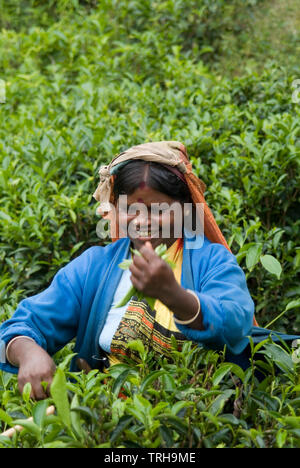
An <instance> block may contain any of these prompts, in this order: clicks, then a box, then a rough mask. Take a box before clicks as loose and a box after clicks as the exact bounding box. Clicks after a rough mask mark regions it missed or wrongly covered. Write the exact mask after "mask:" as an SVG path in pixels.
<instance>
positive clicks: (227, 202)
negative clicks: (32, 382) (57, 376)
mask: <svg viewBox="0 0 300 468" xmlns="http://www.w3.org/2000/svg"><path fill="white" fill-rule="evenodd" d="M258 3H259V2H255V1H249V2H248V1H247V2H241V1H238V0H236V1H230V2H225V1H223V0H215V1H207V0H189V1H188V2H187V1H175V0H164V1H162V2H153V1H150V0H147V1H145V2H138V1H135V0H132V1H130V2H127V1H123V0H121V1H118V2H115V1H109V2H108V1H103V2H96V1H92V0H90V1H85V2H84V1H82V2H79V1H78V0H75V1H72V2H67V1H65V0H56V1H54V0H52V1H49V2H40V1H34V0H28V1H22V2H16V1H15V0H10V1H8V2H0V7H1V27H2V29H1V33H0V79H1V80H3V81H4V83H5V95H6V96H5V102H3V103H1V104H0V122H1V125H0V162H1V165H0V221H1V222H0V260H1V264H0V307H1V309H0V316H1V321H3V320H5V319H7V318H8V317H10V316H11V314H12V313H13V312H14V310H15V308H16V306H17V304H18V302H19V301H20V300H21V299H23V298H24V297H28V296H29V295H33V294H36V293H38V292H39V291H41V290H43V289H45V288H46V287H47V286H48V284H49V283H50V281H51V278H52V277H53V276H54V274H55V273H56V272H57V271H58V269H59V268H61V267H62V266H63V265H65V264H66V263H68V262H69V261H70V260H71V259H72V258H74V257H75V256H77V255H79V254H80V253H82V252H83V251H84V250H85V249H87V248H88V247H90V246H91V245H103V244H105V242H109V239H108V240H106V241H103V240H101V239H99V238H98V237H97V235H96V224H97V221H98V219H97V217H96V215H95V210H96V206H97V205H96V203H95V201H94V200H93V198H92V193H93V192H94V190H95V188H96V186H97V183H98V168H99V166H100V165H101V164H104V163H107V162H108V161H110V159H111V158H112V156H113V155H114V154H116V153H118V152H120V151H122V150H123V149H125V148H127V147H129V146H132V145H134V144H139V143H142V142H144V141H155V140H180V141H182V142H183V143H184V144H185V145H186V147H187V149H188V153H189V155H190V158H191V160H192V163H193V167H194V170H195V172H196V173H197V174H198V175H199V177H201V178H202V179H203V180H204V182H205V183H206V184H207V190H206V194H205V195H206V199H207V202H208V204H209V206H210V207H211V209H212V211H213V213H214V215H215V217H216V220H217V222H218V224H219V226H220V228H221V229H222V231H223V233H224V235H225V237H226V239H227V240H228V242H229V245H230V246H231V249H232V251H233V253H234V254H235V255H236V257H237V259H238V261H239V263H240V265H241V267H242V268H243V269H244V271H245V273H246V276H247V281H248V286H249V290H250V292H251V295H252V297H253V299H254V302H255V306H256V316H257V320H258V322H259V324H260V325H261V326H266V325H268V324H269V323H271V322H273V321H274V320H275V322H274V324H272V328H274V329H277V330H279V331H286V332H290V333H297V332H298V333H299V329H300V318H299V313H298V314H297V311H298V312H299V306H300V289H299V280H298V277H299V269H300V248H299V247H300V246H299V213H300V203H299V186H300V180H299V161H300V158H299V153H300V144H299V128H300V127H299V120H300V110H299V109H300V107H299V103H297V102H293V100H292V93H293V91H294V89H293V82H294V80H295V79H297V78H299V76H300V73H298V71H297V69H296V68H293V70H292V71H291V70H289V69H287V68H285V67H280V66H279V65H276V66H275V65H274V63H273V64H272V63H270V64H266V67H265V70H264V71H263V72H262V73H260V74H258V73H254V72H253V73H251V74H249V73H248V74H247V73H246V72H245V74H244V75H243V76H242V77H238V78H237V77H235V78H228V77H225V76H224V75H225V73H224V74H223V73H222V70H220V69H219V70H217V71H216V69H215V68H214V71H213V72H212V71H211V64H212V63H213V62H216V61H217V60H218V57H219V54H220V51H221V50H222V47H221V44H222V37H223V33H224V31H225V30H226V28H227V27H229V25H230V24H232V22H233V21H234V17H235V15H237V14H239V15H245V17H246V16H247V14H248V12H249V11H250V10H251V9H253V8H256V6H257V5H258ZM249 9H250V10H249ZM297 275H298V276H297ZM277 318H278V319H277ZM270 346H271V344H270ZM273 346H276V345H274V344H273ZM268 349H270V348H268ZM272 349H273V350H274V349H275V350H276V351H277V348H276V347H275V348H272ZM66 350H67V352H66V359H67V358H68V356H69V348H68V347H67V348H66ZM198 352H199V353H200V356H201V357H199V356H198V357H197V358H196V357H195V359H196V360H197V359H200V361H201V359H207V362H206V363H205V365H206V366H208V367H206V370H207V369H208V370H209V369H210V368H211V369H212V370H211V371H210V372H211V373H210V374H208V377H207V379H208V380H207V381H205V375H204V374H205V372H204V371H203V372H202V371H200V374H199V375H200V376H199V379H200V380H197V379H196V380H195V381H192V383H191V381H190V380H189V379H188V377H189V376H190V374H189V372H187V373H186V375H185V374H184V373H183V374H182V378H181V377H180V376H178V375H177V370H176V365H175V364H174V366H175V367H172V366H171V367H168V366H167V365H166V364H164V363H161V369H160V368H159V370H155V371H154V370H153V372H160V371H161V372H165V374H163V373H162V374H159V375H160V377H159V378H158V383H159V385H158V387H157V388H156V387H153V389H152V390H153V392H152V393H151V392H150V393H149V389H147V391H146V390H145V391H141V386H142V384H143V379H146V378H147V377H146V376H145V375H142V374H140V373H139V372H140V370H139V369H136V370H132V372H131V371H130V372H129V373H128V375H127V376H126V378H125V374H124V376H123V377H124V381H123V383H124V382H125V385H127V386H128V388H129V390H128V391H129V392H132V393H130V396H129V398H128V399H127V400H126V401H121V400H120V399H118V398H117V396H116V392H114V391H112V388H113V385H117V384H116V380H117V379H118V377H119V374H120V375H121V371H124V372H126V370H129V369H127V368H125V367H124V368H119V371H118V369H115V374H113V375H112V376H111V377H109V378H108V379H107V383H106V384H103V382H102V380H103V376H101V375H99V374H97V373H92V374H91V375H90V376H88V377H86V376H83V375H76V376H73V377H74V378H75V380H76V381H77V384H76V386H74V384H72V385H71V383H68V384H66V385H67V388H68V391H69V392H71V393H72V392H73V394H72V396H71V395H69V396H70V398H72V399H71V402H72V401H73V400H74V398H75V397H76V398H75V400H74V406H76V407H78V408H84V409H82V410H80V409H79V410H78V411H74V412H71V413H70V418H71V421H73V420H76V421H77V423H75V424H77V426H78V424H79V423H78V421H79V420H80V421H81V422H82V420H83V421H84V424H85V426H84V427H85V429H84V430H83V433H82V434H81V435H78V434H77V432H76V429H74V427H73V426H72V424H73V423H70V424H69V426H68V427H65V426H64V424H63V419H64V418H61V419H59V417H60V416H59V415H58V416H55V417H54V416H53V417H52V416H51V417H50V416H49V417H47V418H44V416H43V415H44V409H45V403H36V404H34V403H32V402H30V401H29V399H28V395H27V397H26V395H25V396H23V401H20V397H19V396H18V395H17V390H16V388H17V387H16V380H15V376H10V375H6V374H1V378H2V387H1V392H2V397H1V401H2V407H3V408H5V410H6V411H7V414H8V416H7V419H6V420H5V419H3V418H4V416H3V414H2V413H1V414H2V416H1V418H2V419H3V420H4V421H5V422H6V423H8V424H9V423H10V422H11V420H10V419H9V418H17V417H19V416H20V417H23V416H22V415H25V416H27V415H29V414H30V413H31V411H34V415H36V416H34V417H35V420H34V424H36V425H37V427H38V429H36V427H35V429H32V431H31V432H30V430H28V431H27V433H26V434H24V436H23V433H22V435H20V436H17V437H16V439H14V441H12V442H11V444H15V443H16V444H17V445H18V444H19V445H24V446H28V445H30V444H31V443H32V444H33V445H34V446H38V445H39V444H44V445H45V444H50V445H51V444H55V442H54V440H56V435H57V434H61V436H59V437H60V439H59V442H58V445H61V444H71V445H72V444H76V443H78V444H87V445H92V446H93V445H99V444H100V445H101V444H108V443H109V444H112V446H117V445H122V444H125V445H126V444H127V445H128V444H129V445H130V443H132V444H136V443H138V442H137V440H138V438H139V436H140V434H141V433H145V434H146V436H145V440H147V444H149V446H156V444H157V446H169V445H170V444H171V445H173V446H180V444H187V445H185V446H193V447H194V446H217V445H218V444H221V445H222V444H225V445H226V446H237V445H239V444H241V445H243V446H272V445H276V444H277V446H280V445H281V446H283V445H285V444H287V445H288V446H297V434H298V433H297V431H299V421H298V419H299V416H297V414H298V415H299V401H298V397H297V392H298V391H299V388H298V387H297V382H296V380H295V378H296V371H295V369H294V370H293V371H291V372H290V373H287V374H285V373H284V375H282V374H278V376H276V377H274V380H265V382H264V383H263V384H256V383H255V381H254V380H253V379H254V377H253V378H252V377H250V373H249V374H247V376H246V377H244V378H245V379H246V384H245V383H243V382H244V381H243V379H242V388H243V391H242V390H241V387H237V386H236V384H235V383H234V381H235V380H234V379H233V380H232V378H231V377H230V372H231V373H232V372H233V368H229V367H228V366H227V364H222V363H220V362H219V363H218V359H221V358H220V357H219V358H218V357H217V355H215V354H214V353H208V354H206V353H204V351H203V350H202V351H198ZM274 352H275V351H274ZM196 354H197V353H196ZM288 355H289V354H288V353H287V356H288ZM181 358H182V359H184V356H181ZM285 358H286V359H290V358H289V357H285ZM210 359H213V361H212V362H211V361H210ZM200 361H199V362H200ZM201 362H202V361H201ZM290 364H291V363H290ZM268 365H270V366H272V365H273V364H272V363H271V362H269V364H268ZM211 366H213V367H211ZM224 366H227V367H224ZM195 369H196V368H195ZM225 370H227V371H228V372H227V371H226V372H225ZM223 371H224V372H225V374H224V378H225V377H226V378H225V380H224V381H223V380H222V386H221V387H220V386H219V384H216V385H214V383H213V381H211V380H210V379H211V376H213V375H215V373H217V372H220V374H217V375H222V372H223ZM201 372H202V374H203V375H202V374H201ZM249 372H250V371H249ZM66 375H67V376H69V374H68V373H67V372H66ZM150 375H153V374H149V376H150ZM156 375H158V374H156ZM197 375H198V374H197ZM272 375H273V374H272ZM163 376H167V377H163ZM239 377H240V376H239ZM61 378H63V377H61ZM120 378H121V377H120ZM122 379H123V378H122ZM122 379H121V380H122ZM177 379H179V383H180V382H182V385H183V386H186V389H185V390H182V391H183V393H182V395H181V396H180V398H179V400H178V398H177V396H178V395H177V394H176V395H177V396H176V395H175V394H173V393H174V392H173V393H172V391H173V390H172V388H173V387H172V385H175V384H176V387H177V386H178V385H179V383H178V381H177ZM217 380H218V379H217ZM127 381H128V382H127ZM126 382H127V383H126ZM174 382H175V384H174ZM208 382H209V383H208ZM220 382H221V381H220ZM250 382H251V384H250ZM202 385H204V387H203V388H204V389H206V393H205V394H204V393H203V392H202V390H201V389H202ZM205 385H208V387H205ZM94 387H95V389H97V391H96V390H94ZM246 387H247V388H246ZM142 388H143V387H142ZM208 388H209V392H208V394H207V389H208ZM188 389H190V390H188ZM238 389H239V390H238ZM185 391H186V392H187V393H186V394H185V393H184V392H185ZM189 391H190V392H191V393H189ZM155 392H156V393H155ZM210 392H212V393H210ZM224 392H225V393H224ZM243 392H244V394H243V395H244V396H243V398H246V403H244V406H243V409H242V413H241V414H242V418H240V416H241V414H239V418H236V419H234V418H233V416H232V414H231V410H230V409H229V406H230V405H231V407H232V405H233V404H234V402H235V400H236V399H238V397H239V395H240V393H243ZM89 394H90V397H89V396H88V395H89ZM222 394H223V397H222ZM224 395H225V396H224ZM247 395H249V396H247ZM253 395H254V396H253ZM162 397H163V398H162ZM167 397H168V398H167ZM24 398H25V400H24ZM26 398H27V400H26ZM184 401H186V402H188V404H187V405H184V404H183V403H182V402H184ZM146 402H147V403H146ZM159 402H161V403H159ZM162 402H164V403H162ZM108 403H109V404H108ZM71 404H72V403H71ZM164 404H165V406H164ZM174 405H177V406H175V408H174ZM228 405H229V406H228ZM135 407H136V408H137V411H138V408H139V407H141V408H140V411H141V413H142V415H143V416H141V415H139V414H138V413H134V409H133V408H135ZM102 408H106V409H105V412H104V413H103V411H102ZM212 408H214V409H213V410H212ZM258 409H259V411H258ZM223 411H225V413H224V414H225V416H224V418H225V419H223V420H221V419H222V417H223V416H221V415H222V414H223ZM203 412H204V413H203ZM228 412H229V413H230V414H229V413H228ZM21 413H22V414H21ZM100 413H101V414H104V415H105V416H103V421H102V419H101V420H100V421H99V414H100ZM178 413H179V414H180V415H181V414H182V415H183V417H182V418H178V417H177V414H178ZM202 413H203V414H202ZM199 414H200V415H201V419H200V420H199V419H198V418H199ZM228 414H229V415H228ZM164 415H167V416H164ZM168 417H170V420H169V419H168ZM53 418H58V419H55V420H54V419H53ZM147 418H148V419H147ZM160 418H161V419H160ZM164 418H165V419H164ZM172 418H173V419H172ZM220 418H221V419H220ZM226 418H227V419H226ZM286 418H287V419H286ZM289 418H296V419H289ZM297 418H298V419H297ZM116 421H117V423H116V424H115V422H116ZM149 421H150V422H149ZM161 421H163V424H162V423H161ZM170 421H171V422H170ZM172 421H173V422H172ZM288 421H289V422H288ZM112 422H113V424H112ZM80 424H81V423H80ZM102 424H103V425H102ZM186 425H187V426H186ZM112 427H115V428H116V429H115V430H116V432H113V430H112ZM186 427H189V428H190V429H189V430H188V431H187V430H186ZM101 428H102V429H101ZM117 428H118V429H117ZM194 428H195V429H194ZM96 429H97V430H96ZM100 429H101V430H100ZM74 431H75V432H74ZM174 431H175V432H174ZM265 431H266V432H265ZM293 431H296V432H293ZM95 432H97V433H98V435H99V437H98V436H97V437H96V438H93V437H94V436H92V435H91V434H92V433H93V434H94V433H95ZM183 433H184V437H183ZM49 434H50V435H49ZM105 434H106V435H105ZM77 436H78V437H77ZM298 436H299V434H298ZM108 437H109V439H110V442H108ZM75 440H76V441H77V442H75ZM3 444H4V445H5V444H8V445H9V442H7V441H6V442H3ZM114 444H116V445H114ZM182 446H184V445H182Z"/></svg>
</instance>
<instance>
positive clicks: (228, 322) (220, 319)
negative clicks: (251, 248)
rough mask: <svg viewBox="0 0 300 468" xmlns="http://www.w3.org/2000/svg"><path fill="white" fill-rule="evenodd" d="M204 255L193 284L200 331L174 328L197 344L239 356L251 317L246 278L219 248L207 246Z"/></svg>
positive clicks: (246, 342) (214, 245)
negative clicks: (199, 317)
mask: <svg viewBox="0 0 300 468" xmlns="http://www.w3.org/2000/svg"><path fill="white" fill-rule="evenodd" d="M208 249H209V253H208V252H206V255H207V257H208V258H207V262H206V267H205V268H204V271H203V273H201V271H200V272H199V277H198V278H197V279H195V280H194V282H195V286H196V289H195V290H194V292H195V293H196V294H197V296H198V298H199V301H200V306H201V313H202V319H203V326H204V330H195V329H193V328H191V326H188V325H180V324H176V326H177V327H178V329H179V330H180V331H181V332H182V333H183V334H184V335H185V336H186V337H187V338H188V339H189V340H192V341H195V342H198V343H199V344H201V345H203V346H205V347H209V348H213V349H223V348H224V345H226V347H227V349H228V351H230V352H231V353H233V354H240V353H241V352H242V351H243V350H244V349H245V347H246V346H247V344H248V343H249V340H248V338H247V336H249V335H250V334H251V328H252V324H253V316H254V302H253V300H252V298H251V296H250V293H249V291H248V287H247V283H246V277H245V274H244V272H243V270H242V269H241V267H240V266H239V265H238V263H237V260H236V258H235V256H234V255H233V254H232V253H231V252H229V251H228V250H227V249H226V248H225V247H224V246H222V245H220V244H211V245H210V246H209V247H208Z"/></svg>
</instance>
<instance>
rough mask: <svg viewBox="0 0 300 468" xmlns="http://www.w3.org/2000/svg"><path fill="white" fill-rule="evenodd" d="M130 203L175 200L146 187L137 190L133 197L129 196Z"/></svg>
mask: <svg viewBox="0 0 300 468" xmlns="http://www.w3.org/2000/svg"><path fill="white" fill-rule="evenodd" d="M127 201H128V203H135V202H138V203H151V202H152V203H154V202H163V201H167V202H171V201H173V199H172V198H171V197H169V196H168V195H166V194H165V193H162V192H159V191H158V190H155V189H152V188H151V187H149V186H147V185H145V186H143V187H139V188H137V189H136V190H135V191H134V192H133V193H132V194H131V195H127Z"/></svg>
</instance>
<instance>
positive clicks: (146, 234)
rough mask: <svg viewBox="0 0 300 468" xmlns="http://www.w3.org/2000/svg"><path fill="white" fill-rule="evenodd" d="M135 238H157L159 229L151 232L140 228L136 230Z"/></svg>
mask: <svg viewBox="0 0 300 468" xmlns="http://www.w3.org/2000/svg"><path fill="white" fill-rule="evenodd" d="M136 233H137V237H136V238H137V239H143V240H144V239H151V238H158V237H159V231H155V232H151V231H148V230H140V231H137V232H136Z"/></svg>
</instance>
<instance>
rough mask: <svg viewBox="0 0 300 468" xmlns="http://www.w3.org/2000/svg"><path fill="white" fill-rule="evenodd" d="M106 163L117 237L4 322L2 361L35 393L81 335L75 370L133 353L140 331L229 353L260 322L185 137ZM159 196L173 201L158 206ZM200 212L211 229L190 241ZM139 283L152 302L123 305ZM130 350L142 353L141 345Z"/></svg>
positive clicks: (106, 195)
mask: <svg viewBox="0 0 300 468" xmlns="http://www.w3.org/2000/svg"><path fill="white" fill-rule="evenodd" d="M99 172H100V183H99V186H98V188H97V190H96V192H95V193H94V197H95V199H96V200H98V201H100V202H101V204H100V212H101V213H102V216H103V218H104V219H109V220H110V223H111V224H110V227H111V237H112V241H113V242H112V243H111V244H109V245H106V246H105V247H99V246H95V247H92V248H89V249H87V250H86V251H85V252H84V253H83V254H82V255H80V256H79V257H78V258H76V259H75V260H73V261H71V262H70V263H69V264H68V265H66V266H65V267H63V268H62V269H60V270H59V271H58V273H57V274H56V275H55V277H54V278H53V281H52V283H51V285H50V286H49V287H48V288H47V289H46V290H45V291H43V292H41V293H39V294H37V295H35V296H32V297H29V298H27V299H24V300H22V301H21V302H20V304H19V305H18V308H17V310H16V311H15V313H14V315H13V316H12V317H11V318H10V319H9V320H7V321H6V322H4V323H3V324H2V326H1V328H0V340H1V344H2V346H1V347H0V356H1V362H2V364H0V365H1V368H2V369H3V370H5V371H9V372H14V373H18V382H19V389H20V391H22V389H23V386H24V384H25V383H26V382H27V381H29V382H30V383H31V385H32V396H33V397H34V398H36V399H41V398H45V397H47V395H48V392H49V386H48V388H47V389H46V390H45V389H44V388H43V387H42V385H41V382H42V381H46V382H48V383H49V384H50V383H51V381H52V377H53V374H54V371H55V364H54V362H53V360H52V358H51V355H53V354H55V353H56V352H57V351H58V350H59V349H61V348H62V347H63V346H64V345H66V344H67V343H68V342H69V341H70V340H72V339H73V338H74V337H76V344H75V349H74V352H75V353H77V358H76V359H74V360H73V362H72V366H71V369H72V370H78V369H80V368H81V369H82V368H87V369H90V368H98V367H99V362H102V360H103V359H104V357H105V356H109V361H110V363H111V364H112V363H114V362H118V361H119V360H122V358H124V356H125V355H128V354H129V353H130V351H129V350H128V348H127V343H128V342H129V341H130V340H132V339H136V338H140V339H142V340H143V341H144V343H145V344H146V345H147V346H148V347H149V348H151V349H153V350H154V351H155V352H157V353H159V354H166V355H167V354H168V351H169V349H170V347H171V336H172V335H173V336H175V338H176V339H177V341H178V343H179V345H181V344H182V342H183V341H184V340H192V341H193V342H195V343H196V344H200V345H202V346H205V347H208V348H212V349H223V348H224V345H226V348H227V350H228V353H229V354H230V356H232V357H233V358H234V356H237V357H238V356H241V355H242V354H241V353H243V351H244V350H245V348H246V347H247V345H248V343H249V340H248V338H247V337H248V336H249V335H251V334H253V327H252V326H253V324H256V322H255V319H254V303H253V301H252V299H251V297H250V294H249V291H248V288H247V285H246V279H245V275H244V273H243V271H242V269H241V268H240V267H239V265H238V263H237V261H236V259H235V257H234V255H233V254H232V253H231V252H230V249H229V247H228V245H227V243H226V241H225V239H224V237H223V235H222V233H221V232H220V230H219V228H218V226H217V224H216V222H215V220H214V217H213V215H212V213H211V212H210V210H209V208H208V206H207V204H206V202H205V199H204V197H203V192H204V190H205V184H204V183H203V182H202V181H200V180H199V179H198V178H197V177H196V176H195V175H194V174H193V173H192V167H191V164H190V162H189V160H188V158H187V155H186V151H185V148H184V146H183V145H182V144H181V143H178V142H156V143H146V144H143V145H138V146H135V147H133V148H130V149H129V150H127V151H125V152H123V153H121V154H120V155H118V156H116V157H115V158H114V159H113V160H112V161H111V163H110V164H109V165H108V166H103V167H101V168H100V171H99ZM121 196H122V197H121ZM121 198H123V199H125V201H126V202H127V203H125V205H124V203H123V205H122V204H121V203H120V199H121ZM153 204H156V205H155V207H156V208H157V206H165V207H167V208H166V209H165V210H163V211H161V212H160V211H159V210H158V211H156V212H154V211H152V210H151V208H152V206H153ZM162 204H164V205H162ZM173 204H175V205H174V206H177V212H176V216H177V218H176V219H175V214H174V213H175V211H172V210H171V209H170V207H171V206H173ZM134 206H138V207H139V208H140V210H134V209H131V208H132V207H134ZM186 206H187V208H188V209H191V211H192V213H193V223H192V224H190V225H189V228H186V226H184V224H183V225H182V227H181V229H180V230H179V231H180V233H179V231H178V223H179V221H182V220H184V219H185V215H184V213H185V208H186ZM180 208H181V209H182V211H180ZM201 210H202V211H201ZM187 212H188V210H187ZM137 213H139V215H138V214H137ZM178 213H179V214H180V213H181V218H180V217H179V218H178ZM202 214H204V217H203V218H202V220H203V221H204V233H203V232H202V231H201V229H200V231H199V230H198V232H196V234H195V235H194V240H195V242H192V241H191V239H192V238H193V237H192V236H191V235H190V234H191V231H192V230H193V228H194V227H195V223H196V224H197V220H198V219H200V218H201V215H202ZM189 219H190V218H189ZM166 227H168V228H170V232H169V233H167V234H166ZM150 228H151V229H150ZM202 228H203V224H202ZM153 229H154V230H153ZM151 230H152V235H151V232H150V231H151ZM199 241H200V242H199ZM160 244H166V246H167V249H168V250H167V253H168V260H170V261H173V269H172V268H171V266H170V265H169V264H168V263H167V262H166V261H165V260H163V259H162V258H161V257H160V256H158V255H157V253H156V252H155V248H156V247H157V246H158V245H160ZM132 247H133V248H135V249H137V250H139V253H140V255H137V254H134V255H133V257H132V264H131V266H130V268H129V270H125V271H123V270H121V268H120V267H119V264H120V263H121V262H122V261H123V260H124V259H129V258H130V257H131V248H132ZM132 285H133V286H135V287H136V289H137V290H138V291H140V292H141V293H143V295H144V296H145V297H152V298H154V299H155V304H154V307H152V308H151V307H150V306H149V304H148V302H147V300H145V299H144V300H138V297H137V296H133V297H132V298H131V300H130V301H129V302H128V303H127V304H126V305H124V306H122V307H116V305H118V302H119V301H120V300H121V299H122V298H123V297H124V295H125V294H126V293H127V290H128V289H129V287H130V286H132ZM1 350H2V351H1ZM131 357H133V358H136V356H135V355H134V352H133V354H131Z"/></svg>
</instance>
